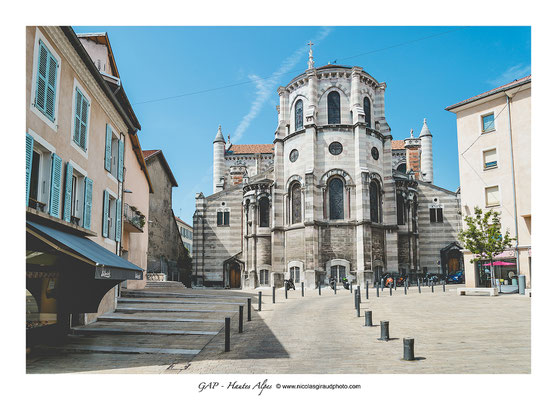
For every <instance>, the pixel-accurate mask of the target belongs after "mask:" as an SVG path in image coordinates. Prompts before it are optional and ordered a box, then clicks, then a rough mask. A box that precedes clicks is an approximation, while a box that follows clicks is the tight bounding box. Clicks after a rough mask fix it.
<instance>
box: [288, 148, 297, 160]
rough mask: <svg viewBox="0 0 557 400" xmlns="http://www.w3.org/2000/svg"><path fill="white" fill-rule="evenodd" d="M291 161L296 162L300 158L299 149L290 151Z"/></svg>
mask: <svg viewBox="0 0 557 400" xmlns="http://www.w3.org/2000/svg"><path fill="white" fill-rule="evenodd" d="M289 158H290V162H296V160H297V159H298V150H296V149H294V150H292V151H291V152H290V157H289Z"/></svg>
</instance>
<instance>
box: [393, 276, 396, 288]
mask: <svg viewBox="0 0 557 400" xmlns="http://www.w3.org/2000/svg"><path fill="white" fill-rule="evenodd" d="M393 285H394V287H395V290H396V279H395V278H393Z"/></svg>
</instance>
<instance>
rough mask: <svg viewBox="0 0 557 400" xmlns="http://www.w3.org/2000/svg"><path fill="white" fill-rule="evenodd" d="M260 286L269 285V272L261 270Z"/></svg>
mask: <svg viewBox="0 0 557 400" xmlns="http://www.w3.org/2000/svg"><path fill="white" fill-rule="evenodd" d="M259 284H260V285H268V284H269V270H268V269H261V270H259Z"/></svg>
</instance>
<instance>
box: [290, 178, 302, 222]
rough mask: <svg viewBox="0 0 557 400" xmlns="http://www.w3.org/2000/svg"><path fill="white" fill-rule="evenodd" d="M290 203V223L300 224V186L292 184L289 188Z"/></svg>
mask: <svg viewBox="0 0 557 400" xmlns="http://www.w3.org/2000/svg"><path fill="white" fill-rule="evenodd" d="M290 202H291V207H292V211H291V212H292V219H291V221H292V223H293V224H297V223H299V222H302V185H301V184H300V182H294V183H293V184H292V186H291V187H290Z"/></svg>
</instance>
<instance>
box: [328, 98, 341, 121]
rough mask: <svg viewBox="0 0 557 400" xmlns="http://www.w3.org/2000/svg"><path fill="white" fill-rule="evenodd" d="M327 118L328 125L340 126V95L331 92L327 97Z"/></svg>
mask: <svg viewBox="0 0 557 400" xmlns="http://www.w3.org/2000/svg"><path fill="white" fill-rule="evenodd" d="M327 116H328V120H329V124H340V94H338V92H331V93H329V95H328V96H327Z"/></svg>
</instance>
